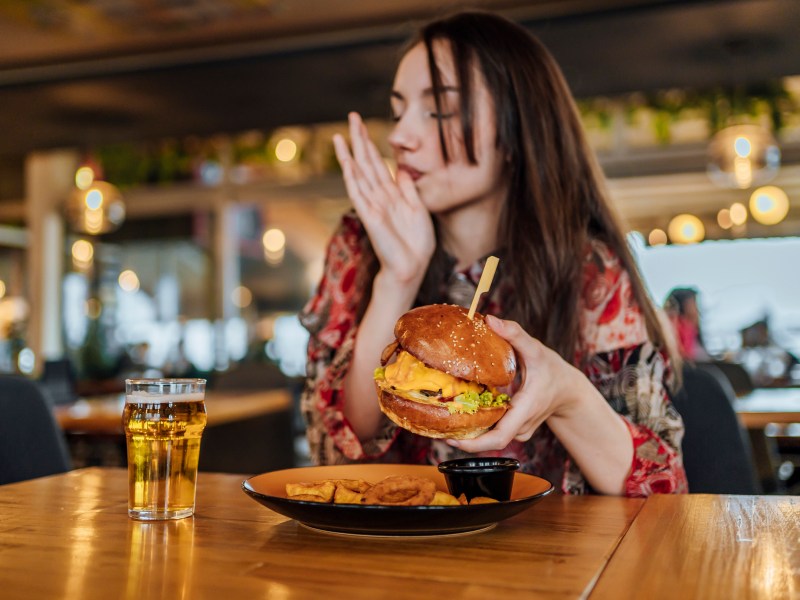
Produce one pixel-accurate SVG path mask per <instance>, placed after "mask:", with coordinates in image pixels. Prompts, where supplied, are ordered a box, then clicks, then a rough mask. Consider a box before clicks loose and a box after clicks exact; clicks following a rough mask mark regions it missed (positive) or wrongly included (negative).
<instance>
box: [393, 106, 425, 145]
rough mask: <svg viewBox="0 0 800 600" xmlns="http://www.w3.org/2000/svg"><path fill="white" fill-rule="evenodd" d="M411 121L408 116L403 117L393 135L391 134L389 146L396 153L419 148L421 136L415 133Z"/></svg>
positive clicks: (395, 126)
mask: <svg viewBox="0 0 800 600" xmlns="http://www.w3.org/2000/svg"><path fill="white" fill-rule="evenodd" d="M409 121H410V119H409V117H408V115H407V114H406V115H403V116H402V117H400V119H399V120H398V121H397V122H396V123H395V125H394V128H393V129H392V131H391V133H389V145H390V146H392V148H393V149H394V150H395V151H398V150H405V151H413V150H416V149H417V148H419V135H418V134H417V133H416V132H415V131H414V128H413V126H412V124H411V123H410V122H409Z"/></svg>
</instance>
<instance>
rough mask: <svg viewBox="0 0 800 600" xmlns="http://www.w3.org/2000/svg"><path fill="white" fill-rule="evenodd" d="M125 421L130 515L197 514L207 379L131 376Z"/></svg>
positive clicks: (170, 516) (177, 516)
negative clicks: (196, 492) (198, 478)
mask: <svg viewBox="0 0 800 600" xmlns="http://www.w3.org/2000/svg"><path fill="white" fill-rule="evenodd" d="M126 387H127V390H126V398H125V409H124V411H123V413H122V422H123V426H124V428H125V437H126V441H127V448H128V488H129V489H128V515H129V516H131V517H132V518H134V519H142V520H155V519H180V518H183V517H188V516H191V515H192V514H194V504H195V490H196V484H197V464H198V460H199V458H200V438H201V436H202V434H203V429H204V428H205V426H206V409H205V403H204V401H203V398H204V391H205V380H163V379H162V380H129V381H128V382H126Z"/></svg>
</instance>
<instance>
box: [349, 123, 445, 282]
mask: <svg viewBox="0 0 800 600" xmlns="http://www.w3.org/2000/svg"><path fill="white" fill-rule="evenodd" d="M349 120H350V138H351V143H352V146H353V152H352V154H351V153H350V150H349V149H348V147H347V143H346V142H345V140H344V138H343V137H342V136H341V135H335V136H334V137H333V145H334V149H335V151H336V158H337V159H338V161H339V164H340V165H341V166H342V171H343V172H344V182H345V186H346V187H347V194H348V195H349V196H350V200H351V201H352V202H353V206H354V207H355V209H356V213H358V216H359V218H360V219H361V222H362V223H363V224H364V228H365V229H366V231H367V235H369V239H370V242H372V247H373V249H374V250H375V254H376V255H377V257H378V260H379V261H380V264H381V271H382V272H383V273H382V274H383V275H384V276H389V277H390V278H391V279H392V281H393V282H395V283H396V284H409V283H411V282H415V281H416V282H417V283H419V282H420V281H421V278H422V276H423V275H424V274H425V271H426V270H427V268H428V263H429V262H430V259H431V256H432V255H433V251H434V248H435V244H436V238H435V235H434V230H433V220H432V218H431V215H430V213H429V212H428V210H427V208H425V205H424V204H423V203H422V201H421V200H420V198H419V196H418V194H417V190H416V187H415V186H414V182H413V181H412V179H411V177H409V175H408V174H407V173H404V172H400V173H399V174H398V177H397V181H395V180H394V179H392V175H391V173H389V169H388V168H387V167H386V164H385V163H384V162H383V158H382V157H381V155H380V153H379V152H378V149H377V148H376V147H375V144H374V143H373V142H372V140H370V139H369V137H368V135H367V128H366V127H365V126H364V123H363V121H362V120H361V117H360V116H359V115H358V114H356V113H350V116H349Z"/></svg>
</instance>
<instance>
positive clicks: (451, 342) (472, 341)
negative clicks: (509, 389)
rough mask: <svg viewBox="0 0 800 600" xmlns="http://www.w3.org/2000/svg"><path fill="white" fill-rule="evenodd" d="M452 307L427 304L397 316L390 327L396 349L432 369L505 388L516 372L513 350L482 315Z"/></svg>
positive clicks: (490, 385)
mask: <svg viewBox="0 0 800 600" xmlns="http://www.w3.org/2000/svg"><path fill="white" fill-rule="evenodd" d="M467 315H468V311H467V309H466V308H464V307H462V306H455V305H453V304H429V305H427V306H420V307H418V308H414V309H412V310H410V311H408V312H407V313H405V314H404V315H403V316H401V317H400V318H399V319H398V320H397V323H396V324H395V326H394V335H395V337H396V338H397V341H398V342H399V343H400V347H401V348H402V349H403V350H405V351H406V352H408V353H409V354H411V355H412V356H413V357H414V358H416V359H417V360H419V361H422V362H423V363H425V364H426V365H428V366H429V367H431V368H433V369H438V370H439V371H444V372H445V373H449V374H450V375H452V376H453V377H458V378H459V379H466V380H467V381H475V382H477V383H480V384H483V385H486V386H489V387H503V386H506V385H509V384H510V383H511V382H512V381H513V379H514V374H515V373H516V371H517V362H516V358H515V357H514V349H513V348H512V347H511V345H510V344H509V343H508V342H507V341H505V340H504V339H503V338H501V337H500V336H499V335H497V334H496V333H495V332H494V331H492V330H491V329H490V328H489V326H488V325H487V324H486V321H485V320H484V316H483V315H482V314H480V313H475V316H474V318H473V319H472V320H470V319H469V317H468V316H467Z"/></svg>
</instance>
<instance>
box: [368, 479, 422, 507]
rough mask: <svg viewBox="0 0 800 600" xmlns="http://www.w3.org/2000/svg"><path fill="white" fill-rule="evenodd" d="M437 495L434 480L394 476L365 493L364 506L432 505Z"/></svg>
mask: <svg viewBox="0 0 800 600" xmlns="http://www.w3.org/2000/svg"><path fill="white" fill-rule="evenodd" d="M435 493H436V484H435V483H434V482H433V480H432V479H424V478H421V477H408V476H393V477H387V478H386V479H384V480H383V481H381V482H379V483H376V484H375V485H373V486H372V487H371V488H369V489H368V490H367V491H366V492H365V493H364V504H386V505H390V506H423V505H425V504H430V503H431V501H432V500H433V496H434V494H435Z"/></svg>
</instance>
